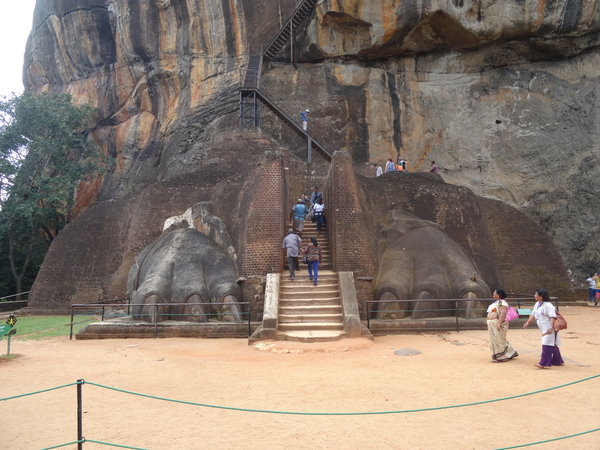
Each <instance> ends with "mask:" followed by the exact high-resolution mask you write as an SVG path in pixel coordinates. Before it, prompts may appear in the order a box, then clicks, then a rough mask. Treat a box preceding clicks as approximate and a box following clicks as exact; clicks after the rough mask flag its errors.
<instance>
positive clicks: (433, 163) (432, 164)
mask: <svg viewBox="0 0 600 450" xmlns="http://www.w3.org/2000/svg"><path fill="white" fill-rule="evenodd" d="M429 171H430V172H431V173H438V172H439V169H438V166H436V165H435V161H431V169H429Z"/></svg>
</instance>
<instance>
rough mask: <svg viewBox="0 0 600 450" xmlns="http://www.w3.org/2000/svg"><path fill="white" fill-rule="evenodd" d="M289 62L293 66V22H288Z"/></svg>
mask: <svg viewBox="0 0 600 450" xmlns="http://www.w3.org/2000/svg"><path fill="white" fill-rule="evenodd" d="M290 62H291V63H292V64H294V21H293V20H290Z"/></svg>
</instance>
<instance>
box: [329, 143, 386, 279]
mask: <svg viewBox="0 0 600 450" xmlns="http://www.w3.org/2000/svg"><path fill="white" fill-rule="evenodd" d="M325 195H326V198H327V199H328V201H329V204H328V205H327V204H326V206H327V208H328V210H327V214H326V215H327V224H328V233H329V242H330V246H331V251H332V255H333V266H334V270H336V271H338V272H354V276H355V277H365V276H367V277H369V276H371V277H373V276H375V273H376V267H377V265H376V258H377V255H376V253H375V251H376V241H374V240H373V239H374V237H373V236H372V231H373V226H372V223H371V222H372V221H371V220H370V217H369V211H368V209H367V206H366V202H365V200H364V196H363V193H362V190H361V188H360V186H359V184H358V182H357V180H356V175H355V172H354V167H353V164H352V160H351V159H350V155H349V154H348V153H346V152H343V151H337V152H335V153H334V155H333V160H332V163H331V170H330V174H329V178H328V180H327V186H326V192H325Z"/></svg>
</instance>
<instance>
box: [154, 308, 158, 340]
mask: <svg viewBox="0 0 600 450" xmlns="http://www.w3.org/2000/svg"><path fill="white" fill-rule="evenodd" d="M154 306H155V307H156V311H155V314H154V339H156V337H157V336H158V304H156V305H154Z"/></svg>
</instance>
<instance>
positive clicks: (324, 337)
mask: <svg viewBox="0 0 600 450" xmlns="http://www.w3.org/2000/svg"><path fill="white" fill-rule="evenodd" d="M345 337H346V333H345V332H344V331H334V330H327V331H326V330H307V331H287V332H285V333H282V332H279V333H277V340H279V341H301V342H330V341H337V340H339V339H343V338H345Z"/></svg>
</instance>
